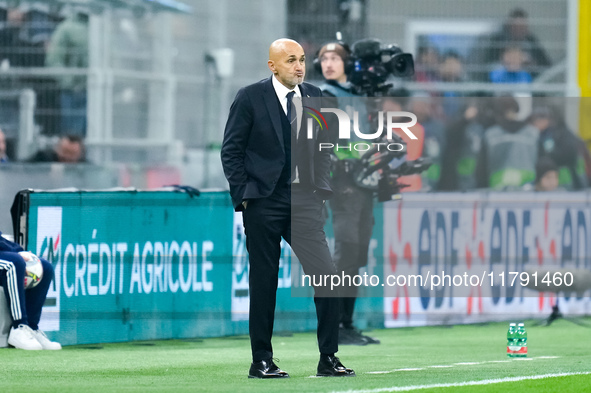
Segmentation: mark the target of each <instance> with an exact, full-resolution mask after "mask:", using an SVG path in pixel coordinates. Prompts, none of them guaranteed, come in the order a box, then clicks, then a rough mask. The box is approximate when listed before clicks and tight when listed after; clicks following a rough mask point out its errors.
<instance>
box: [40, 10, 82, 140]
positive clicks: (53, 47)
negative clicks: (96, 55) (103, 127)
mask: <svg viewBox="0 0 591 393" xmlns="http://www.w3.org/2000/svg"><path fill="white" fill-rule="evenodd" d="M46 64H47V66H48V67H56V68H65V67H74V68H81V69H85V68H88V15H86V14H83V13H80V12H78V13H75V14H74V15H72V16H70V17H68V18H67V19H66V20H64V21H63V22H62V23H60V24H59V25H58V27H57V28H56V29H55V32H54V33H53V36H52V37H51V42H50V44H49V48H48V50H47V60H46ZM58 83H59V85H60V88H61V94H60V96H61V97H60V103H61V132H62V133H65V134H73V135H80V136H85V135H86V76H80V75H63V76H60V77H59V78H58Z"/></svg>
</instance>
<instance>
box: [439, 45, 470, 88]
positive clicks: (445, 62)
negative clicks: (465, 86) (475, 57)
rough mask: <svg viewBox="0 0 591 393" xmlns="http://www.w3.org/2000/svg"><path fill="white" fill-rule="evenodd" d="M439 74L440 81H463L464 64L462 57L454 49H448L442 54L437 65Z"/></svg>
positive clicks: (464, 77)
mask: <svg viewBox="0 0 591 393" xmlns="http://www.w3.org/2000/svg"><path fill="white" fill-rule="evenodd" d="M439 75H440V76H441V81H442V82H464V81H466V76H465V75H464V65H463V62H462V57H461V56H460V54H459V53H458V52H456V51H451V50H450V51H448V52H446V53H445V54H444V55H443V58H442V59H441V64H440V65H439Z"/></svg>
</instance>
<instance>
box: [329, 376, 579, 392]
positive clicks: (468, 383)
mask: <svg viewBox="0 0 591 393" xmlns="http://www.w3.org/2000/svg"><path fill="white" fill-rule="evenodd" d="M589 374H591V371H584V372H576V373H560V374H543V375H528V376H523V377H508V378H496V379H484V380H481V381H466V382H456V383H435V384H432V385H411V386H392V387H389V388H378V389H369V390H344V391H337V392H335V391H333V392H332V393H381V392H408V391H411V390H420V389H431V388H450V387H462V386H476V385H492V384H496V383H503V382H518V381H525V380H534V379H546V378H556V377H568V376H571V375H589Z"/></svg>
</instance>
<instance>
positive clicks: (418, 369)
mask: <svg viewBox="0 0 591 393" xmlns="http://www.w3.org/2000/svg"><path fill="white" fill-rule="evenodd" d="M557 358H559V356H538V357H533V358H513V359H507V360H488V361H484V362H462V363H454V364H440V365H434V366H425V367H418V368H397V369H394V370H389V371H368V372H366V373H365V374H392V373H394V372H399V371H421V370H424V369H425V368H451V367H454V366H473V365H476V364H485V363H509V362H512V361H513V360H534V359H557Z"/></svg>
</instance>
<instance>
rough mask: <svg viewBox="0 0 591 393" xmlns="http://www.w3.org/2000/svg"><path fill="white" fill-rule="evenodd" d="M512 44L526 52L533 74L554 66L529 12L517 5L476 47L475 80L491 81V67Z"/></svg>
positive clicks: (473, 58) (473, 57)
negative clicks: (498, 28)
mask: <svg viewBox="0 0 591 393" xmlns="http://www.w3.org/2000/svg"><path fill="white" fill-rule="evenodd" d="M510 46H513V47H514V46H518V47H520V48H521V50H522V51H523V52H524V67H525V71H527V72H528V73H530V75H531V76H533V77H536V76H537V75H538V74H539V73H540V72H542V71H543V70H544V69H545V68H548V67H549V66H551V65H552V62H551V61H550V58H549V57H548V55H547V54H546V52H545V51H544V49H543V48H542V46H541V45H540V43H539V42H538V39H537V38H536V36H534V35H533V34H532V33H531V31H530V29H529V23H528V19H527V13H526V12H525V11H524V10H523V9H521V8H515V9H513V10H512V11H511V12H510V13H509V16H508V19H507V21H506V22H505V23H504V25H503V26H502V28H501V29H500V30H499V31H498V32H496V33H494V34H492V35H491V36H487V37H482V38H481V39H479V40H478V42H477V43H476V46H475V47H474V48H473V49H472V53H471V54H470V61H469V63H470V65H471V67H472V68H473V69H474V74H473V79H475V80H479V81H485V80H488V77H489V72H490V71H491V69H492V67H491V66H493V65H494V63H496V62H497V61H499V59H500V58H501V53H502V52H503V50H504V49H505V48H507V47H510Z"/></svg>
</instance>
